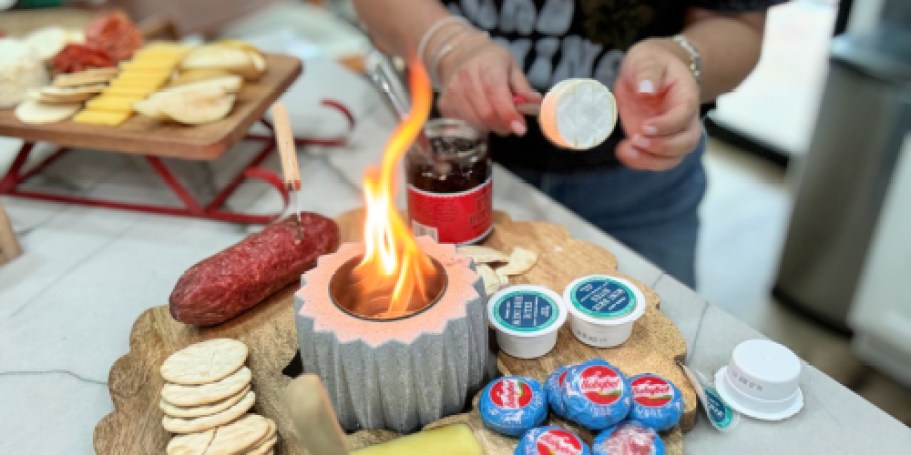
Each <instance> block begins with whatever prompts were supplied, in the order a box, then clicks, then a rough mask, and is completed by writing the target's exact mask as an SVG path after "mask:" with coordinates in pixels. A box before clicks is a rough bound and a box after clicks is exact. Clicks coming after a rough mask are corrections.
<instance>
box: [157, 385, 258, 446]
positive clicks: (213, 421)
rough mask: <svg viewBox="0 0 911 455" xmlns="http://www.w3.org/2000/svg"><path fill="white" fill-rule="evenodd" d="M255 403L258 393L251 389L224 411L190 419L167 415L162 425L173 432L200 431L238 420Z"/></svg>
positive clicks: (162, 419) (163, 418) (162, 420)
mask: <svg viewBox="0 0 911 455" xmlns="http://www.w3.org/2000/svg"><path fill="white" fill-rule="evenodd" d="M254 403H256V393H255V392H253V391H250V392H247V394H246V395H244V397H243V398H242V399H241V400H240V401H238V402H237V403H235V404H234V405H232V406H231V407H230V408H228V409H225V410H224V411H222V412H219V413H216V414H212V415H208V416H202V417H193V418H189V419H184V418H181V417H171V416H167V415H166V416H164V417H162V418H161V425H162V426H163V427H164V429H165V430H168V431H170V432H171V433H181V434H186V433H198V432H200V431H205V430H208V429H210V428H215V427H217V426H221V425H225V424H228V423H230V422H233V421H235V420H237V418H238V417H240V416H242V415H244V413H246V412H247V411H249V410H250V408H252V407H253V404H254ZM260 436H261V435H260Z"/></svg>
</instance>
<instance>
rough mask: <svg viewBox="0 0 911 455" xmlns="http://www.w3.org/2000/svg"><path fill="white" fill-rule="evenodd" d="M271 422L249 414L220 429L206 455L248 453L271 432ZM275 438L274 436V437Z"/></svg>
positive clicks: (216, 432)
mask: <svg viewBox="0 0 911 455" xmlns="http://www.w3.org/2000/svg"><path fill="white" fill-rule="evenodd" d="M268 422H269V420H268V419H266V418H265V417H263V416H261V415H257V414H247V415H245V416H243V417H241V418H239V419H237V420H236V421H234V422H232V423H230V424H228V425H225V426H223V427H220V428H218V430H217V431H215V438H214V439H212V443H211V444H209V449H208V450H206V455H231V454H235V453H246V452H247V451H249V450H250V449H251V448H253V447H254V445H255V444H257V443H258V442H260V441H261V440H262V437H263V435H264V434H265V433H266V432H268V431H269V423H268ZM273 437H274V436H273Z"/></svg>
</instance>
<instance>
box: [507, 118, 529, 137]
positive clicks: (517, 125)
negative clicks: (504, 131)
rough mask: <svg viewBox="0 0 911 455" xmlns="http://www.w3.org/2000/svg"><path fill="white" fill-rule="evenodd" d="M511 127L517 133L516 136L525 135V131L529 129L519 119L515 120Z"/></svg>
mask: <svg viewBox="0 0 911 455" xmlns="http://www.w3.org/2000/svg"><path fill="white" fill-rule="evenodd" d="M509 127H510V128H512V132H513V133H516V136H525V132H526V131H528V128H526V127H525V125H523V124H522V122H520V121H518V120H513V121H512V123H510V124H509Z"/></svg>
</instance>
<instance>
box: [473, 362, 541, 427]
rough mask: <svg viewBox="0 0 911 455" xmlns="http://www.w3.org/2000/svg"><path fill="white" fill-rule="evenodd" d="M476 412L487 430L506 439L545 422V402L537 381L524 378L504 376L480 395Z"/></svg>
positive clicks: (490, 384) (491, 383)
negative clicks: (503, 435)
mask: <svg viewBox="0 0 911 455" xmlns="http://www.w3.org/2000/svg"><path fill="white" fill-rule="evenodd" d="M478 411H479V412H480V413H481V420H483V421H484V425H486V426H487V427H488V428H490V429H491V430H494V431H496V432H498V433H502V434H505V435H509V436H520V435H522V433H524V432H526V431H528V430H530V429H532V428H534V427H536V426H539V425H541V424H542V423H543V422H544V419H545V418H547V399H546V396H545V392H544V388H543V387H541V383H539V382H538V381H536V380H534V379H532V378H528V377H524V376H504V377H502V378H499V379H495V380H493V381H491V382H490V383H489V384H487V387H485V388H484V390H483V391H481V397H480V401H479V403H478Z"/></svg>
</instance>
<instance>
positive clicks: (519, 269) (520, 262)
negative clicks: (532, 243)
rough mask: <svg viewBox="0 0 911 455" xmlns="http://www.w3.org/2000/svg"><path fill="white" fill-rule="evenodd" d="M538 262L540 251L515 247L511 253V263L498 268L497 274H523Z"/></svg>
mask: <svg viewBox="0 0 911 455" xmlns="http://www.w3.org/2000/svg"><path fill="white" fill-rule="evenodd" d="M537 263H538V253H535V252H534V251H529V250H526V249H525V248H522V247H518V246H517V247H515V248H514V249H513V250H512V254H510V255H509V263H507V264H506V265H504V266H503V267H500V268H498V269H497V274H500V275H506V276H515V275H522V274H524V273H526V272H528V271H529V270H531V269H532V268H534V266H535V264H537Z"/></svg>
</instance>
